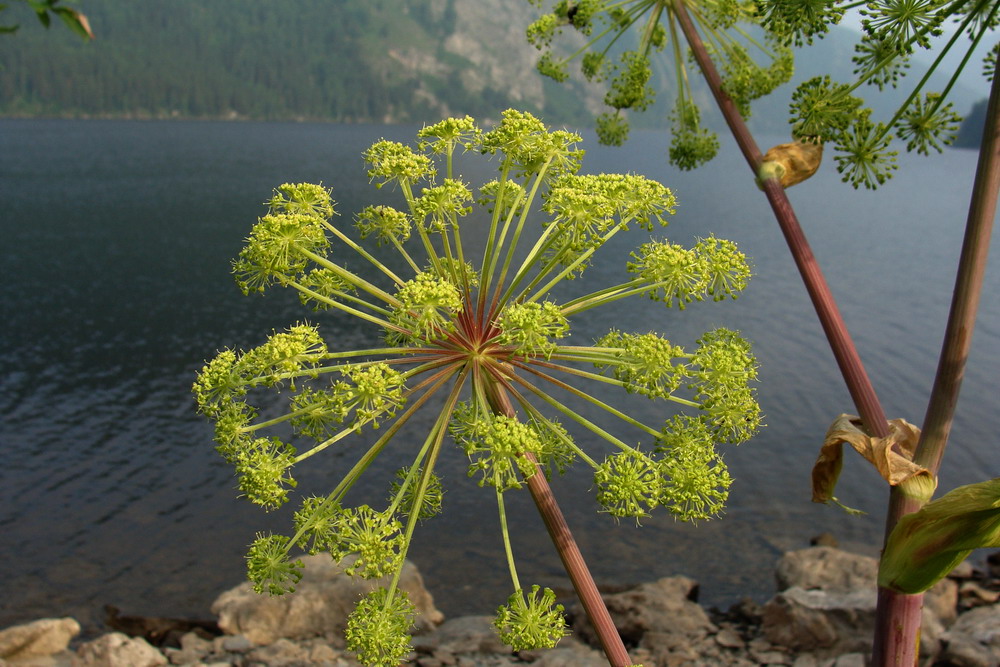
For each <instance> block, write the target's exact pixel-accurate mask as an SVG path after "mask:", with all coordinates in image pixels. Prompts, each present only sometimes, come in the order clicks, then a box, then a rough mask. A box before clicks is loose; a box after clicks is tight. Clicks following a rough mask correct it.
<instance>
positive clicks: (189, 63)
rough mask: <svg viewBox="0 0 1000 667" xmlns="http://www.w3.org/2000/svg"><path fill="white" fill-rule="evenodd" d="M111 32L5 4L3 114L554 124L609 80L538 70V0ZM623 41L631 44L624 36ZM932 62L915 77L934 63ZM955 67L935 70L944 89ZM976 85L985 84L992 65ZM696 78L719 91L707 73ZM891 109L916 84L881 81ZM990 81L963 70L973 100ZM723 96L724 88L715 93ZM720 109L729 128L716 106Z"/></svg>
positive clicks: (303, 7) (808, 71)
mask: <svg viewBox="0 0 1000 667" xmlns="http://www.w3.org/2000/svg"><path fill="white" fill-rule="evenodd" d="M76 6H77V7H79V8H80V9H81V10H83V11H84V12H85V13H86V15H87V16H88V18H89V19H90V23H91V25H92V26H93V29H94V33H95V34H96V39H95V40H94V41H93V42H90V43H84V42H82V41H81V40H80V39H78V38H77V37H76V36H75V35H73V34H71V33H69V32H68V31H67V30H66V29H65V28H64V27H63V26H61V25H54V26H53V27H52V29H51V30H45V29H43V28H42V27H41V26H40V25H38V22H37V21H36V20H35V18H34V16H33V15H32V13H31V11H30V8H29V6H28V5H27V3H21V2H16V3H12V4H11V5H10V6H9V7H8V8H7V10H5V11H4V12H3V22H4V23H6V24H16V23H20V24H21V29H20V30H19V31H17V32H16V33H14V34H8V35H0V116H77V117H108V116H111V117H131V118H171V117H196V118H234V119H235V118H253V119H270V120H330V121H338V122H405V121H417V122H433V121H435V120H438V119H440V118H441V117H443V116H446V115H462V114H470V115H472V116H475V117H477V118H479V119H489V118H496V117H497V116H498V115H499V113H500V111H502V110H503V109H506V108H508V107H512V106H513V107H517V108H520V109H524V110H527V111H532V112H536V113H540V114H541V115H542V116H543V117H544V119H545V120H546V122H548V123H552V124H573V125H576V126H589V125H590V124H591V123H592V119H593V116H594V115H595V114H596V113H599V112H600V111H603V110H604V108H603V107H602V103H601V100H602V97H603V94H604V90H603V89H602V88H600V87H598V86H592V85H591V86H588V85H585V84H583V83H582V82H581V78H582V77H581V76H580V75H579V72H575V74H574V76H572V77H571V78H570V81H568V82H566V83H562V84H557V83H555V82H553V81H551V80H549V79H547V78H545V77H543V76H541V75H540V74H538V73H537V72H536V70H535V63H536V60H537V58H538V52H537V51H536V50H535V49H533V48H532V47H531V46H529V45H528V43H527V42H526V40H525V37H524V31H525V28H526V26H527V25H528V24H529V23H530V22H531V21H532V20H534V18H536V17H537V15H538V11H539V10H537V9H536V8H534V7H533V6H532V5H531V4H530V3H528V2H525V0H280V1H278V0H211V1H210V2H206V1H205V0H156V1H153V0H81V2H80V3H79V4H77V5H76ZM856 41H857V33H856V32H852V31H851V30H849V29H847V28H838V29H835V30H834V31H832V32H831V33H830V35H829V36H828V37H827V38H826V39H824V40H822V41H819V42H817V43H816V44H815V45H814V46H812V47H810V48H808V49H805V50H803V51H800V52H799V53H797V54H796V76H795V77H794V80H793V81H794V82H799V81H802V80H805V79H807V78H809V77H811V76H816V75H817V74H823V73H830V74H831V75H832V76H833V78H834V79H835V80H840V81H850V80H851V79H852V78H853V75H852V73H851V70H852V69H853V64H852V63H851V57H852V55H853V48H854V44H855V42H856ZM622 46H624V45H622ZM671 67H672V66H671V65H670V64H669V58H668V54H666V53H662V54H657V55H655V56H654V81H653V85H654V86H655V87H656V88H657V89H658V90H659V93H658V95H657V100H656V104H655V105H654V106H653V107H652V108H651V109H650V110H649V111H647V112H646V113H644V114H637V115H633V116H632V118H633V126H637V127H642V126H647V127H648V126H656V125H659V126H663V125H665V124H666V117H667V114H668V110H669V109H670V100H671V97H672V94H671V91H670V87H671V86H672V85H673V84H672V79H671V72H672V69H671ZM922 70H923V67H922V66H921V65H920V63H919V62H916V63H914V65H913V67H912V68H911V69H910V73H909V77H912V78H917V77H919V76H920V74H921V72H922ZM945 80H946V79H942V78H941V77H935V78H934V79H932V80H931V85H932V89H934V88H937V89H940V88H941V87H943V83H944V81H945ZM976 85H977V86H983V87H984V86H985V84H981V83H979V82H978V81H977V82H976ZM794 87H795V83H791V84H786V85H785V86H783V87H782V88H780V89H779V90H778V91H776V93H775V94H774V95H772V96H771V97H769V98H765V99H763V100H760V101H758V102H757V103H755V104H754V109H753V111H754V113H753V117H752V118H751V120H750V123H751V127H752V128H753V129H754V130H755V131H757V132H767V133H780V134H784V133H786V132H787V119H788V102H789V98H790V95H791V93H792V91H793V90H794ZM695 94H696V96H701V97H704V98H706V102H707V96H708V91H707V89H706V88H705V87H704V86H703V85H702V84H700V82H699V81H698V77H697V76H696V77H695ZM865 95H866V96H868V95H870V96H871V98H870V102H871V103H872V104H873V105H874V107H875V109H876V111H880V110H882V111H886V112H888V113H889V115H891V110H892V109H894V108H895V105H898V104H899V103H900V102H901V101H902V99H903V97H902V95H901V93H900V91H887V92H886V93H885V94H884V95H879V94H877V92H876V91H874V90H871V89H868V90H866V92H865ZM981 97H983V93H982V92H979V91H972V90H969V89H968V88H966V87H964V86H962V85H959V86H956V87H955V89H954V90H953V91H952V98H953V99H954V104H955V109H956V110H957V111H958V112H959V113H961V114H964V113H967V112H968V111H969V109H970V108H971V107H972V104H973V102H975V101H976V100H978V99H979V98H981ZM705 106H706V108H710V107H711V106H712V105H711V104H706V105H705ZM705 121H706V123H707V125H709V126H710V127H713V128H715V129H717V130H724V125H723V123H722V120H721V117H720V116H718V114H712V113H709V114H708V117H707V118H705Z"/></svg>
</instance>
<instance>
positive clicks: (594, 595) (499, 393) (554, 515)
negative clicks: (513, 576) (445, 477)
mask: <svg viewBox="0 0 1000 667" xmlns="http://www.w3.org/2000/svg"><path fill="white" fill-rule="evenodd" d="M490 399H491V401H492V402H493V409H494V410H496V411H497V412H498V413H500V414H503V415H506V416H508V417H514V416H516V412H515V410H514V406H513V405H511V402H510V396H509V395H508V394H507V392H505V391H504V390H503V389H502V388H500V387H496V390H495V391H494V392H492V395H491V396H490ZM525 456H526V457H527V458H528V459H530V460H531V461H532V463H534V464H535V474H534V475H532V476H531V477H529V478H528V479H527V482H528V491H530V492H531V497H532V499H533V500H534V501H535V506H536V507H537V508H538V513H539V514H541V516H542V521H544V522H545V528H546V529H547V530H548V531H549V537H550V538H551V539H552V543H553V544H554V545H555V547H556V551H557V552H558V553H559V558H560V559H561V560H562V563H563V568H564V569H565V570H566V574H567V575H569V578H570V581H572V582H573V588H574V589H575V590H576V595H577V597H579V598H580V603H581V604H583V608H584V611H586V613H587V618H588V619H590V624H591V625H592V626H593V627H594V631H595V632H596V633H597V637H598V639H600V642H601V647H602V648H603V649H604V654H605V655H606V656H607V658H608V664H609V665H611V667H628V666H629V665H631V664H632V660H631V658H629V655H628V651H626V650H625V644H624V643H623V642H622V638H621V635H619V634H618V629H617V628H616V627H615V624H614V621H613V620H612V619H611V614H610V612H608V607H607V605H605V604H604V598H602V597H601V593H600V591H598V590H597V584H596V583H594V577H593V576H591V574H590V569H589V568H588V567H587V563H586V562H585V561H584V560H583V554H582V553H581V552H580V547H579V546H577V544H576V539H575V538H574V537H573V533H572V532H570V529H569V525H568V524H567V523H566V518H565V517H564V516H563V513H562V510H560V509H559V505H558V503H556V498H555V496H554V495H553V494H552V488H551V487H550V486H549V482H548V480H546V479H545V472H544V471H543V470H542V469H541V467H540V466H539V465H538V462H537V461H536V460H535V457H534V455H532V454H531V453H530V452H528V453H527V454H525Z"/></svg>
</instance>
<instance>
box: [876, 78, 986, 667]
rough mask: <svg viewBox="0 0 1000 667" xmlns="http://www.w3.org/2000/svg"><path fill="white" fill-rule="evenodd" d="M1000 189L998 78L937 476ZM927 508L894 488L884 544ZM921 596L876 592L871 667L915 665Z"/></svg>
mask: <svg viewBox="0 0 1000 667" xmlns="http://www.w3.org/2000/svg"><path fill="white" fill-rule="evenodd" d="M998 189H1000V77H996V76H995V77H993V88H992V92H991V93H990V102H989V106H988V108H987V111H986V126H985V127H984V128H983V139H982V143H981V144H980V148H979V164H978V165H977V167H976V180H975V184H974V185H973V189H972V201H971V203H970V205H969V217H968V221H967V223H966V227H965V240H964V241H963V244H962V254H961V256H960V258H959V264H958V275H957V276H956V278H955V291H954V293H953V296H952V301H951V312H950V313H949V315H948V327H947V329H945V335H944V342H943V343H942V345H941V356H940V357H939V360H938V369H937V375H936V376H935V378H934V388H933V389H932V391H931V397H930V400H929V401H928V405H927V414H926V415H925V417H924V424H923V428H922V429H921V434H920V442H919V443H918V445H917V450H916V453H915V454H914V462H915V463H917V464H919V465H922V466H923V467H925V468H927V469H928V470H930V471H931V473H932V474H934V475H937V471H938V468H939V467H940V465H941V458H942V457H943V456H944V450H945V446H946V445H947V443H948V434H949V433H950V432H951V424H952V419H953V417H954V414H955V405H956V404H957V403H958V393H959V390H960V389H961V385H962V377H963V375H964V373H965V362H966V359H967V358H968V356H969V348H970V346H971V344H972V331H973V329H974V327H975V324H976V313H977V311H978V309H979V297H980V294H981V292H982V286H983V274H984V273H985V272H986V263H987V256H988V254H989V249H990V236H991V234H992V231H993V218H994V216H995V215H996V210H997V191H998ZM922 504H923V503H922V502H921V499H920V498H914V497H913V496H911V495H908V494H906V493H905V490H904V489H899V488H894V489H892V491H891V494H890V497H889V512H888V515H887V516H886V537H888V535H889V533H891V532H892V529H893V528H894V527H895V525H896V522H898V521H899V519H900V518H901V517H903V516H904V515H906V514H909V513H910V512H915V511H917V510H918V509H920V506H921V505H922ZM922 598H923V596H922V595H902V594H900V593H895V592H893V591H889V590H886V589H881V588H880V589H879V598H878V609H877V611H876V620H875V622H876V627H875V644H874V646H873V651H872V664H873V665H877V666H882V665H893V666H900V667H902V666H904V665H905V666H906V667H910V665H914V664H916V661H917V658H918V657H919V648H920V647H919V636H920V635H919V630H920V608H921V600H922Z"/></svg>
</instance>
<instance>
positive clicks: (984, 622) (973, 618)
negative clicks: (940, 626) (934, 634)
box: [941, 605, 1000, 667]
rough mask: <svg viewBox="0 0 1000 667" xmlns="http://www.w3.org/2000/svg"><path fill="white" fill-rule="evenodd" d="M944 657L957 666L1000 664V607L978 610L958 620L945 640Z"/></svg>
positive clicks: (948, 662) (990, 666) (993, 665)
mask: <svg viewBox="0 0 1000 667" xmlns="http://www.w3.org/2000/svg"><path fill="white" fill-rule="evenodd" d="M942 644H943V646H944V648H943V650H942V653H941V658H942V659H943V660H944V661H945V664H949V665H956V666H957V667H995V666H996V665H1000V605H992V606H989V607H977V608H976V609H973V610H971V611H968V612H966V613H964V614H962V615H961V616H959V617H958V620H957V621H955V624H954V625H952V626H951V628H949V629H948V631H947V632H946V633H944V636H943V637H942Z"/></svg>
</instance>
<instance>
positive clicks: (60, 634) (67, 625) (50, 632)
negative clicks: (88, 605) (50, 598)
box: [0, 618, 80, 660]
mask: <svg viewBox="0 0 1000 667" xmlns="http://www.w3.org/2000/svg"><path fill="white" fill-rule="evenodd" d="M78 634H80V624H79V623H77V622H76V620H75V619H72V618H42V619H39V620H37V621H32V622H31V623H24V624H22V625H14V626H11V627H9V628H5V629H3V630H0V658H3V659H4V660H27V659H29V658H39V657H45V656H50V655H54V654H56V653H60V652H61V651H65V650H66V647H67V646H69V641H70V640H71V639H72V638H73V637H76V636H77V635H78Z"/></svg>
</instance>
